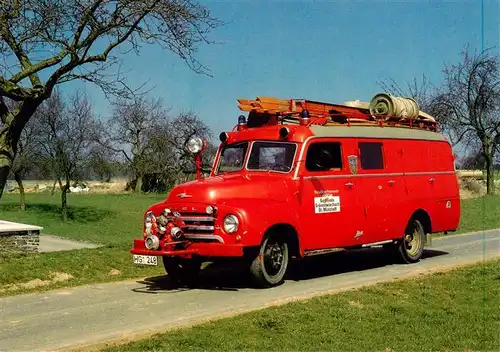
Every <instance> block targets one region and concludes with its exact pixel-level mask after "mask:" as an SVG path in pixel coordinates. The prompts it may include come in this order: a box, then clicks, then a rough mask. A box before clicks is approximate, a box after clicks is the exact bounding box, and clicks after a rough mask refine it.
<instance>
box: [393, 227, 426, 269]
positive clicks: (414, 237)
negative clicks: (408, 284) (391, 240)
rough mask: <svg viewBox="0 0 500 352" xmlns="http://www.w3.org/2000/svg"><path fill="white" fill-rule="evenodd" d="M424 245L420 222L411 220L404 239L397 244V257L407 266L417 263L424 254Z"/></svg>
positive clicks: (422, 228)
mask: <svg viewBox="0 0 500 352" xmlns="http://www.w3.org/2000/svg"><path fill="white" fill-rule="evenodd" d="M424 243H425V231H424V226H423V225H422V223H421V222H420V220H417V219H411V220H410V221H409V223H408V225H407V227H406V230H405V235H404V237H403V238H402V239H401V240H400V241H399V242H398V243H397V247H396V248H397V252H398V254H399V257H400V258H401V259H402V260H403V261H404V262H405V263H407V264H410V263H416V262H418V261H419V260H420V258H421V257H422V254H423V252H424Z"/></svg>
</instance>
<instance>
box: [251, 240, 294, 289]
mask: <svg viewBox="0 0 500 352" xmlns="http://www.w3.org/2000/svg"><path fill="white" fill-rule="evenodd" d="M289 261H290V257H289V253H288V244H287V243H286V241H285V240H282V239H279V238H277V237H276V236H273V235H269V236H266V238H265V239H264V242H262V245H261V246H260V249H259V252H258V254H257V256H256V257H255V258H253V261H252V264H251V265H250V273H251V274H252V276H253V278H254V280H255V282H256V283H257V285H258V286H260V287H273V286H278V285H280V284H282V283H283V280H284V278H285V274H286V271H287V269H288V263H289Z"/></svg>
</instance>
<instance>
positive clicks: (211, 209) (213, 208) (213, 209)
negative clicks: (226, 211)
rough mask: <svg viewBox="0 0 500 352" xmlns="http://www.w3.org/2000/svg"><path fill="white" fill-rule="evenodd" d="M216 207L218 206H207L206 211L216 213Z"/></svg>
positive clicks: (210, 213) (209, 213)
mask: <svg viewBox="0 0 500 352" xmlns="http://www.w3.org/2000/svg"><path fill="white" fill-rule="evenodd" d="M216 209H217V208H215V207H214V206H211V205H209V206H207V207H206V208H205V211H206V212H207V214H208V215H212V214H214V213H215V211H216Z"/></svg>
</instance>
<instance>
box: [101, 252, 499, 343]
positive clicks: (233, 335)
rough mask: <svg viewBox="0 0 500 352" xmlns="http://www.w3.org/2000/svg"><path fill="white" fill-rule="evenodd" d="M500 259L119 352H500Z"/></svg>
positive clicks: (179, 334)
mask: <svg viewBox="0 0 500 352" xmlns="http://www.w3.org/2000/svg"><path fill="white" fill-rule="evenodd" d="M499 346H500V261H499V260H495V261H491V262H485V263H481V264H478V265H474V266H469V267H465V268H460V269H456V270H453V271H449V272H445V273H437V274H432V275H429V276H426V277H424V278H420V279H409V280H401V281H397V282H391V283H384V284H378V285H375V286H371V287H367V288H362V289H359V290H355V291H350V292H344V293H339V294H335V295H330V296H323V297H319V298H314V299H311V300H309V301H303V302H294V303H289V304H286V305H284V306H281V307H275V308H268V309H264V310H260V311H256V312H252V313H247V314H244V315H241V316H237V317H233V318H227V319H221V320H218V321H214V322H210V323H205V324H202V325H197V326H196V327H193V328H187V329H179V330H175V331H171V332H168V333H164V334H158V335H155V336H153V337H152V338H149V339H147V340H142V341H136V342H133V343H130V344H126V345H122V346H113V347H109V348H107V349H106V350H105V351H107V352H118V351H123V352H125V351H172V350H183V351H184V350H186V351H187V350H195V351H216V350H225V351H232V350H254V351H255V350H259V351H264V350H266V351H267V350H280V351H304V350H310V351H469V350H474V351H479V350H481V351H494V350H495V351H497V350H498V347H499Z"/></svg>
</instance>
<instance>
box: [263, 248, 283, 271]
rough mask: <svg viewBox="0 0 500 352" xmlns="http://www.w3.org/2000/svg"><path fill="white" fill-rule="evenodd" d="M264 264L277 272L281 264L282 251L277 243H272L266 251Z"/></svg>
mask: <svg viewBox="0 0 500 352" xmlns="http://www.w3.org/2000/svg"><path fill="white" fill-rule="evenodd" d="M265 254H266V258H265V259H267V260H266V262H267V263H268V264H269V266H270V267H271V268H272V269H273V270H279V269H280V268H281V265H282V263H283V249H282V248H281V246H280V245H279V244H278V243H272V244H270V245H269V246H268V247H267V250H266V253H265Z"/></svg>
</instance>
